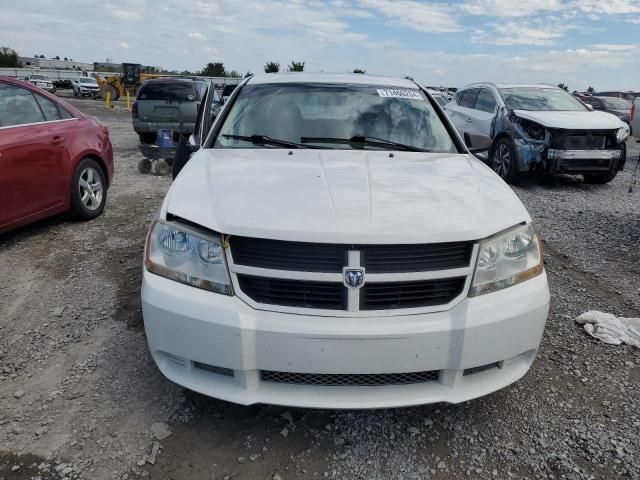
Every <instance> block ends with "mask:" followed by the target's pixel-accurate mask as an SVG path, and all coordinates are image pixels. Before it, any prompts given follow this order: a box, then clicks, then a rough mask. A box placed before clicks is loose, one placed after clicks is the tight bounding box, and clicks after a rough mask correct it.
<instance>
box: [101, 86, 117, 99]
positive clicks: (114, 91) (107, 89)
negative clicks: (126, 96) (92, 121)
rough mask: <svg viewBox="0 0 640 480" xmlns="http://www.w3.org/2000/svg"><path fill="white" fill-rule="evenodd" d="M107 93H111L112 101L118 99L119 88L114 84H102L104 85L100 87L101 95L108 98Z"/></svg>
mask: <svg viewBox="0 0 640 480" xmlns="http://www.w3.org/2000/svg"><path fill="white" fill-rule="evenodd" d="M107 93H109V94H110V97H109V99H110V101H113V100H117V99H118V90H117V89H116V87H114V86H113V85H108V84H106V85H102V87H100V96H101V97H102V98H103V99H104V100H106V99H107Z"/></svg>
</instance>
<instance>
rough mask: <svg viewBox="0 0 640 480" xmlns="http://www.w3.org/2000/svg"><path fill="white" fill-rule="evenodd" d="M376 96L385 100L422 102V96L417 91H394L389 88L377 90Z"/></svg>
mask: <svg viewBox="0 0 640 480" xmlns="http://www.w3.org/2000/svg"><path fill="white" fill-rule="evenodd" d="M378 95H380V96H381V97H387V98H408V99H409V100H422V96H421V95H420V93H419V92H418V91H417V90H395V89H391V88H385V89H380V88H379V89H378Z"/></svg>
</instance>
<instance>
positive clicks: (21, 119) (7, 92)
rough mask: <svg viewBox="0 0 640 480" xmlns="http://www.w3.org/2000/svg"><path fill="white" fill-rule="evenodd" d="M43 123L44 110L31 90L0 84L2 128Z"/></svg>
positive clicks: (0, 120) (0, 124) (0, 125)
mask: <svg viewBox="0 0 640 480" xmlns="http://www.w3.org/2000/svg"><path fill="white" fill-rule="evenodd" d="M43 121H44V115H43V114H42V110H41V109H40V107H39V106H38V103H37V102H36V99H35V98H34V97H33V95H32V93H31V92H30V91H29V90H27V89H25V88H20V87H16V86H14V85H7V84H3V83H0V127H10V126H14V125H24V124H26V123H37V122H43Z"/></svg>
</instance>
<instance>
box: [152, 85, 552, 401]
mask: <svg viewBox="0 0 640 480" xmlns="http://www.w3.org/2000/svg"><path fill="white" fill-rule="evenodd" d="M207 105H209V102H208V101H205V103H204V106H205V108H207ZM202 118H204V119H209V118H212V116H211V115H206V114H205V115H203V116H202ZM209 127H211V128H209ZM200 128H203V130H204V131H205V132H209V133H208V135H207V134H205V135H200V136H199V137H200V138H202V139H203V141H202V142H201V145H200V148H199V150H198V151H197V152H196V153H195V154H194V155H193V156H192V157H191V159H190V160H189V161H188V163H187V164H186V165H185V167H184V168H183V169H182V171H181V172H180V174H179V175H178V176H177V178H176V179H175V181H174V183H173V184H172V186H171V188H170V189H169V192H168V193H167V196H166V198H165V200H164V202H163V204H162V207H161V209H160V211H159V212H158V215H157V217H156V219H155V221H154V222H153V224H152V226H151V229H150V231H149V235H148V238H147V244H146V249H145V261H144V272H143V281H142V308H143V316H144V324H145V330H146V334H147V340H148V343H149V349H150V351H151V354H152V356H153V358H154V359H155V361H156V363H157V365H158V367H159V368H160V370H161V371H162V373H163V374H164V375H165V376H166V377H168V378H169V379H170V380H172V381H174V382H176V383H178V384H180V385H183V386H184V387H187V388H189V389H191V390H195V391H198V392H201V393H203V394H205V395H209V396H212V397H216V398H220V399H224V400H228V401H231V402H237V403H240V404H245V405H248V404H254V403H268V404H280V405H290V406H299V407H314V408H384V407H398V406H406V405H416V404H425V403H433V402H451V403H458V402H464V401H467V400H470V399H473V398H476V397H479V396H482V395H486V394H488V393H491V392H494V391H496V390H498V389H500V388H503V387H505V386H507V385H509V384H510V383H512V382H515V381H516V380H518V379H519V378H520V377H522V376H523V375H524V374H525V373H526V372H527V370H528V369H529V367H530V366H531V364H532V363H533V361H534V358H535V356H536V353H537V351H538V348H539V344H540V340H541V338H542V333H543V330H544V327H545V322H546V319H547V313H548V309H549V288H548V284H547V276H546V273H545V271H544V266H543V261H542V249H541V247H540V241H539V239H538V236H537V234H536V231H535V229H534V226H533V224H532V221H531V217H530V216H529V214H528V213H527V211H526V209H525V208H524V206H523V205H522V203H521V202H520V200H519V199H518V197H517V196H516V195H515V194H514V193H513V191H512V190H511V189H510V188H509V187H508V186H507V185H506V184H505V183H504V182H503V181H502V180H501V179H500V178H499V177H498V176H497V175H496V174H495V173H494V172H493V171H492V170H491V169H490V168H488V167H487V166H486V165H484V164H483V163H482V162H481V161H479V160H478V159H476V158H475V157H474V156H473V155H471V154H470V152H471V151H474V152H475V151H478V150H482V149H487V148H488V147H489V145H490V139H488V138H486V137H481V136H474V135H467V136H466V138H465V141H464V142H463V141H462V139H461V138H460V137H459V136H458V134H457V133H456V131H455V129H454V128H453V126H452V125H451V123H450V121H449V120H448V118H447V116H446V115H445V114H444V112H443V111H442V109H440V108H438V107H437V106H436V101H435V100H434V99H433V98H432V97H431V96H429V94H428V93H427V92H426V91H425V90H424V89H422V88H421V87H420V86H418V85H416V84H415V83H413V82H412V81H409V80H403V79H389V78H385V77H374V76H367V75H359V74H356V75H313V74H305V73H296V74H295V75H287V74H284V75H282V74H281V75H275V74H270V75H265V76H261V77H258V76H256V77H252V78H250V79H247V80H245V81H244V82H243V84H241V85H240V86H239V87H238V90H236V92H234V94H233V96H232V97H231V99H230V100H229V101H228V102H227V103H226V104H225V105H224V107H223V109H222V110H221V112H220V113H219V114H218V115H217V117H216V118H215V121H214V122H213V125H212V126H210V125H209V124H207V120H206V121H205V124H204V125H202V124H201V125H200ZM465 143H466V145H465Z"/></svg>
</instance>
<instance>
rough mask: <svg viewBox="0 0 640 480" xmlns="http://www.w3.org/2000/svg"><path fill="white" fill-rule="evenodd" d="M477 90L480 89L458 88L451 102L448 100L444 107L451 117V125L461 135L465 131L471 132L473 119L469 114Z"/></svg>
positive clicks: (474, 101) (471, 111) (471, 110)
mask: <svg viewBox="0 0 640 480" xmlns="http://www.w3.org/2000/svg"><path fill="white" fill-rule="evenodd" d="M479 92H480V89H478V88H470V89H466V90H460V91H458V92H457V93H456V95H455V97H453V102H450V103H449V104H447V105H446V107H445V110H446V112H447V113H448V114H449V118H451V121H452V122H453V125H454V126H455V127H456V130H458V132H459V133H460V135H461V136H463V135H464V134H465V133H473V132H471V122H472V121H473V120H472V119H471V114H472V113H473V106H474V105H475V103H476V98H477V96H478V93H479Z"/></svg>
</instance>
